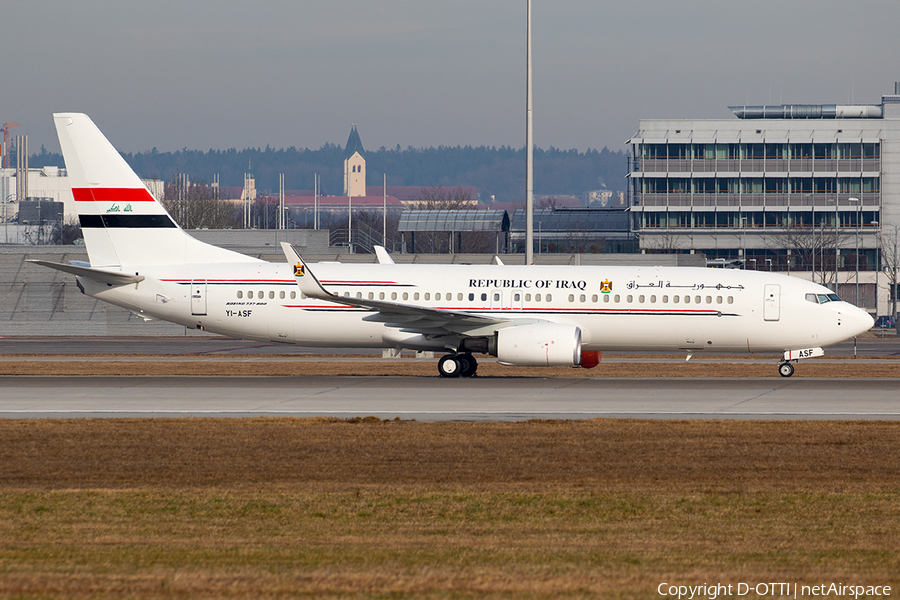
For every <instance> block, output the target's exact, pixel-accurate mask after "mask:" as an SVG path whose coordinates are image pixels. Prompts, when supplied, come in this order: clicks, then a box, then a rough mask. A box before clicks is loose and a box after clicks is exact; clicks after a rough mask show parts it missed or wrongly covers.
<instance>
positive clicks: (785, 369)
mask: <svg viewBox="0 0 900 600" xmlns="http://www.w3.org/2000/svg"><path fill="white" fill-rule="evenodd" d="M778 374H779V375H781V376H782V377H790V376H791V375H793V374H794V365H792V364H791V363H789V362H783V363H780V364H779V365H778Z"/></svg>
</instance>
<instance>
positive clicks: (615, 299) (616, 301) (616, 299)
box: [613, 294, 619, 304]
mask: <svg viewBox="0 0 900 600" xmlns="http://www.w3.org/2000/svg"><path fill="white" fill-rule="evenodd" d="M613 300H614V301H615V303H616V304H618V303H619V295H618V294H616V295H615V297H614V298H613Z"/></svg>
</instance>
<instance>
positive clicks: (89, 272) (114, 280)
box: [28, 260, 144, 285]
mask: <svg viewBox="0 0 900 600" xmlns="http://www.w3.org/2000/svg"><path fill="white" fill-rule="evenodd" d="M28 262H31V263H35V264H37V265H41V266H42V267H50V268H51V269H56V270H57V271H62V272H64V273H70V274H72V275H77V276H78V277H86V278H88V279H93V280H94V281H99V282H100V283H106V284H108V285H128V284H129V283H139V282H141V281H143V280H144V276H143V275H129V274H127V273H122V272H119V271H105V270H103V269H94V268H92V267H82V266H80V265H67V264H65V263H57V262H50V261H48V260H29V261H28Z"/></svg>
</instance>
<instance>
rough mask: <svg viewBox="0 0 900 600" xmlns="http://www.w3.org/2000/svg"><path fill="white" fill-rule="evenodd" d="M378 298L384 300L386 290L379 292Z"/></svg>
mask: <svg viewBox="0 0 900 600" xmlns="http://www.w3.org/2000/svg"><path fill="white" fill-rule="evenodd" d="M378 299H379V300H384V292H378Z"/></svg>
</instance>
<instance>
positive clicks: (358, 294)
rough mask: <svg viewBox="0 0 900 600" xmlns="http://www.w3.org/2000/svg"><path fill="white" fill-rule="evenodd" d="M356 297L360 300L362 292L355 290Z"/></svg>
mask: <svg viewBox="0 0 900 600" xmlns="http://www.w3.org/2000/svg"><path fill="white" fill-rule="evenodd" d="M356 297H357V298H359V299H360V300H362V292H356Z"/></svg>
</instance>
